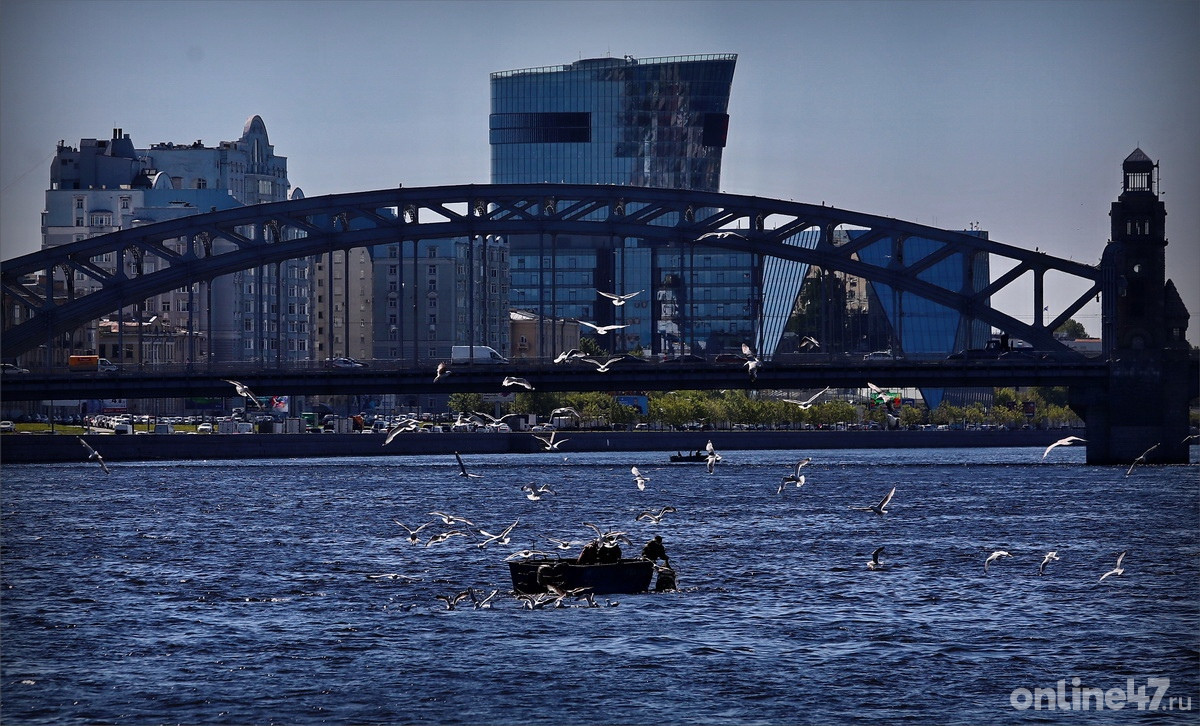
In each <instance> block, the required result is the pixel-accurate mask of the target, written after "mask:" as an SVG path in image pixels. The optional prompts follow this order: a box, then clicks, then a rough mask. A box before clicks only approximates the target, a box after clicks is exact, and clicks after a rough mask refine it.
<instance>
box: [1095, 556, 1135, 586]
mask: <svg viewBox="0 0 1200 726" xmlns="http://www.w3.org/2000/svg"><path fill="white" fill-rule="evenodd" d="M1126 552H1128V550H1126ZM1124 559H1125V552H1122V553H1121V554H1119V555H1117V566H1116V567H1114V568H1112V569H1111V570H1109V571H1108V572H1106V573H1104V574H1103V575H1101V576H1100V580H1099V581H1100V582H1104V578H1106V577H1108V576H1109V575H1123V574H1125V568H1123V567H1121V562H1122V561H1123V560H1124Z"/></svg>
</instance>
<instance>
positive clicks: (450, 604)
mask: <svg viewBox="0 0 1200 726" xmlns="http://www.w3.org/2000/svg"><path fill="white" fill-rule="evenodd" d="M436 597H437V599H438V600H441V601H442V602H444V603H446V609H447V610H453V609H454V606H455V605H457V604H459V603H460V602H462V601H463V600H466V599H467V598H469V597H471V591H470V590H463V591H462V592H460V593H458V594H455V595H437V596H436Z"/></svg>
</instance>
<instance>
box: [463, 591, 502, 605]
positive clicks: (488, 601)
mask: <svg viewBox="0 0 1200 726" xmlns="http://www.w3.org/2000/svg"><path fill="white" fill-rule="evenodd" d="M467 589H468V590H469V591H470V593H471V602H473V603H475V609H476V610H490V609H491V607H492V599H493V598H495V597H496V595H498V594H499V593H500V591H499V590H492V591H491V592H490V593H489V594H488V596H487V597H485V598H483V599H482V600H480V599H478V598H477V597H476V595H475V589H474V588H467Z"/></svg>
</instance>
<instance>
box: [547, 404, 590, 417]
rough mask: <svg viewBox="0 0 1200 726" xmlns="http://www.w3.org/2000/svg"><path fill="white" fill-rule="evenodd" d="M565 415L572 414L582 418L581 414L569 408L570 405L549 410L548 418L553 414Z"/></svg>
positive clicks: (553, 415)
mask: <svg viewBox="0 0 1200 726" xmlns="http://www.w3.org/2000/svg"><path fill="white" fill-rule="evenodd" d="M566 415H571V416H574V417H575V418H583V416H580V415H579V412H578V411H576V410H575V409H573V408H571V407H570V406H563V407H562V408H556V409H554V410H553V411H551V412H550V418H554V417H555V416H566Z"/></svg>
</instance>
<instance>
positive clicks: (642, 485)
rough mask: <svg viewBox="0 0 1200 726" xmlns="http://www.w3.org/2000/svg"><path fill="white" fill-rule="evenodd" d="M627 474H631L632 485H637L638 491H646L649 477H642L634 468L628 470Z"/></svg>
mask: <svg viewBox="0 0 1200 726" xmlns="http://www.w3.org/2000/svg"><path fill="white" fill-rule="evenodd" d="M629 473H630V474H633V483H634V484H637V488H638V490H639V491H646V482H648V481H650V477H648V476H642V472H640V471H638V468H637V467H636V466H635V467H632V468H630V470H629Z"/></svg>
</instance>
